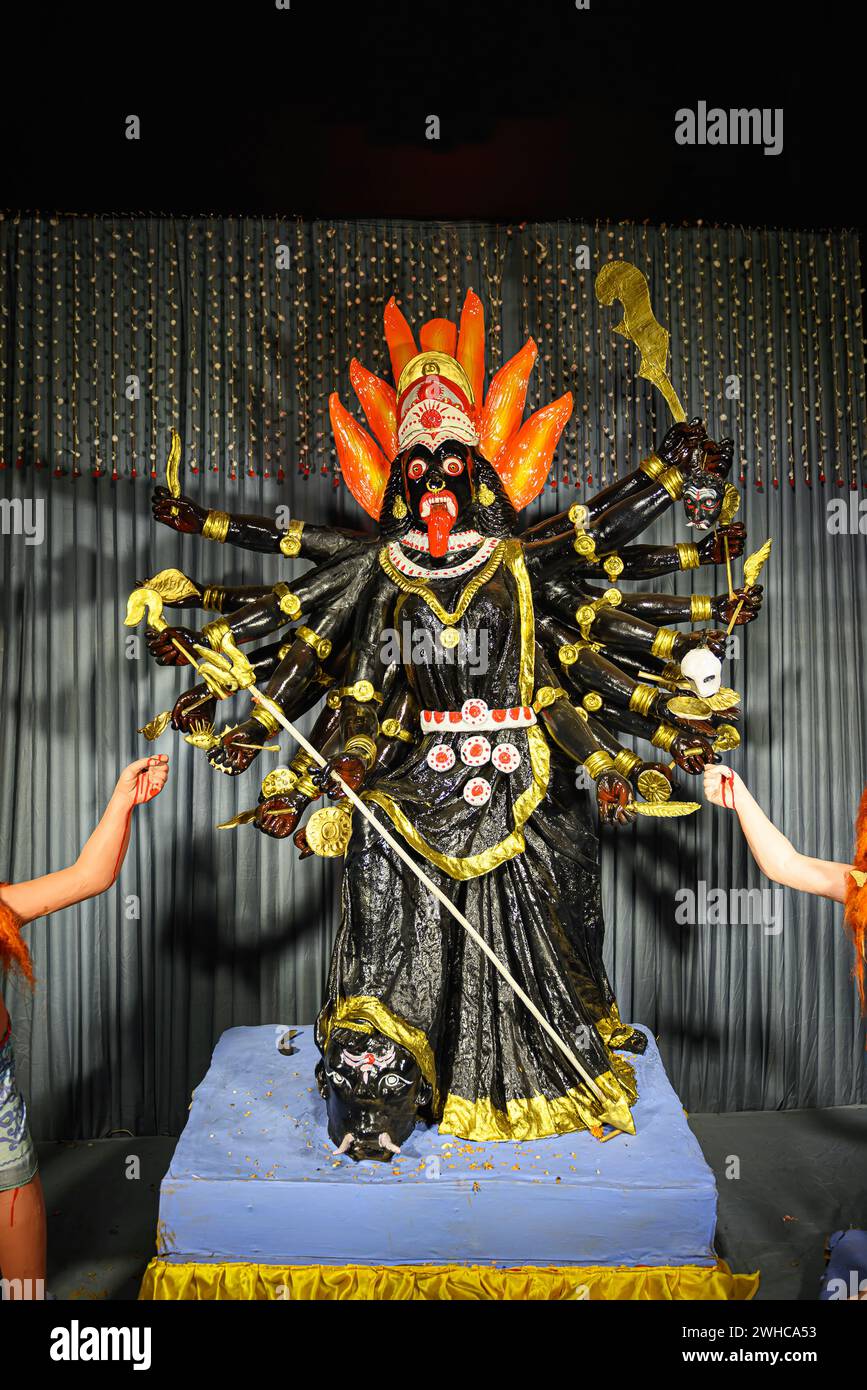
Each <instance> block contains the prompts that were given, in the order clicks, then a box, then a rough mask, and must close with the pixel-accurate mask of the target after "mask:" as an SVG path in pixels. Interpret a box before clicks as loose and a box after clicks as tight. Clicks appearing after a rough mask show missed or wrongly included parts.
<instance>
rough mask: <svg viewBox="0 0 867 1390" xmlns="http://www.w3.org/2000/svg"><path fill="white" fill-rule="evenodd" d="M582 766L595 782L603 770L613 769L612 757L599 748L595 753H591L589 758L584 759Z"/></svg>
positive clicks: (609, 770)
mask: <svg viewBox="0 0 867 1390" xmlns="http://www.w3.org/2000/svg"><path fill="white" fill-rule="evenodd" d="M584 766H585V767H586V769H587V776H588V777H592V778H593V781H594V782H596V781H598V779H599V778H600V777H601V776H602V774H603V772H613V771H614V759H613V758H612V757H611V756H610V754H608V753H605V752H603V750H602V749H601V748H599V749H597V751H596V752H595V753H591V754H590V757H589V758H585V759H584Z"/></svg>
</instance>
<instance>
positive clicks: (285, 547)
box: [280, 521, 304, 560]
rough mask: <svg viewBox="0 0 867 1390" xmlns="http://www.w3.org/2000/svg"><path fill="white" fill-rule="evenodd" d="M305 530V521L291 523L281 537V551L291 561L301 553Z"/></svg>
mask: <svg viewBox="0 0 867 1390" xmlns="http://www.w3.org/2000/svg"><path fill="white" fill-rule="evenodd" d="M303 530H304V522H303V521H290V522H289V525H288V526H287V527H286V530H285V531H284V533H283V535H282V536H281V537H280V549H281V550H282V552H283V554H284V555H286V556H288V557H289V559H290V560H291V559H293V558H294V557H295V556H296V555H298V554H300V552H301V532H302V531H303Z"/></svg>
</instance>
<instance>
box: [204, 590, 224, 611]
mask: <svg viewBox="0 0 867 1390" xmlns="http://www.w3.org/2000/svg"><path fill="white" fill-rule="evenodd" d="M225 602H226V590H225V589H223V588H221V587H220V586H219V585H218V584H208V585H207V586H206V587H205V592H204V593H203V594H202V607H203V608H204V609H205V610H206V611H207V612H209V613H222V611H223V604H224V603H225Z"/></svg>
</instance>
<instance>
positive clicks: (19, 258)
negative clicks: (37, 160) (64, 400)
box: [12, 217, 30, 468]
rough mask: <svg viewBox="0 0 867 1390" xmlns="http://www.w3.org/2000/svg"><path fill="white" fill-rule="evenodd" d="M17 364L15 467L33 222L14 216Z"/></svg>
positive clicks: (20, 458)
mask: <svg viewBox="0 0 867 1390" xmlns="http://www.w3.org/2000/svg"><path fill="white" fill-rule="evenodd" d="M14 225H15V262H14V271H15V320H14V324H15V366H14V371H13V390H14V393H15V394H14V396H13V398H12V404H13V405H14V407H15V420H14V431H15V432H14V435H13V444H12V455H13V457H14V459H15V467H16V468H23V467H24V391H25V382H26V380H27V373H26V371H25V369H24V360H25V341H24V317H25V304H26V284H25V278H24V258H25V256H26V249H25V246H24V238H25V236H26V234H27V230H28V229H29V227H30V223H29V221H28V220H27V219H26V218H21V217H16V218H15V224H14Z"/></svg>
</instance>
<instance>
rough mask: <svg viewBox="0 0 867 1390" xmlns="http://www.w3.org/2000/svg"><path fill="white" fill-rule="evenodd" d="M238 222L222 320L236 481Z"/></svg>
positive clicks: (227, 259) (228, 258)
mask: <svg viewBox="0 0 867 1390" xmlns="http://www.w3.org/2000/svg"><path fill="white" fill-rule="evenodd" d="M238 230H239V223H238V222H237V221H236V220H235V219H233V220H232V222H231V224H230V226H229V233H228V238H227V240H226V244H225V254H224V257H223V283H224V295H223V303H224V305H225V306H226V308H228V319H226V310H225V308H224V311H223V323H224V327H225V351H224V354H223V361H224V362H225V363H226V369H227V370H226V373H225V381H226V387H225V390H226V403H225V410H226V414H227V416H228V426H229V428H228V435H229V438H228V439H227V440H226V463H227V465H228V472H229V479H230V481H231V482H235V480H236V479H237V477H238V383H237V363H238V351H239V344H238V335H237V333H236V331H235V325H236V323H237V320H238V316H237V296H238V276H237V275H236V274H235V246H236V241H235V238H236V237H237V236H238Z"/></svg>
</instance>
